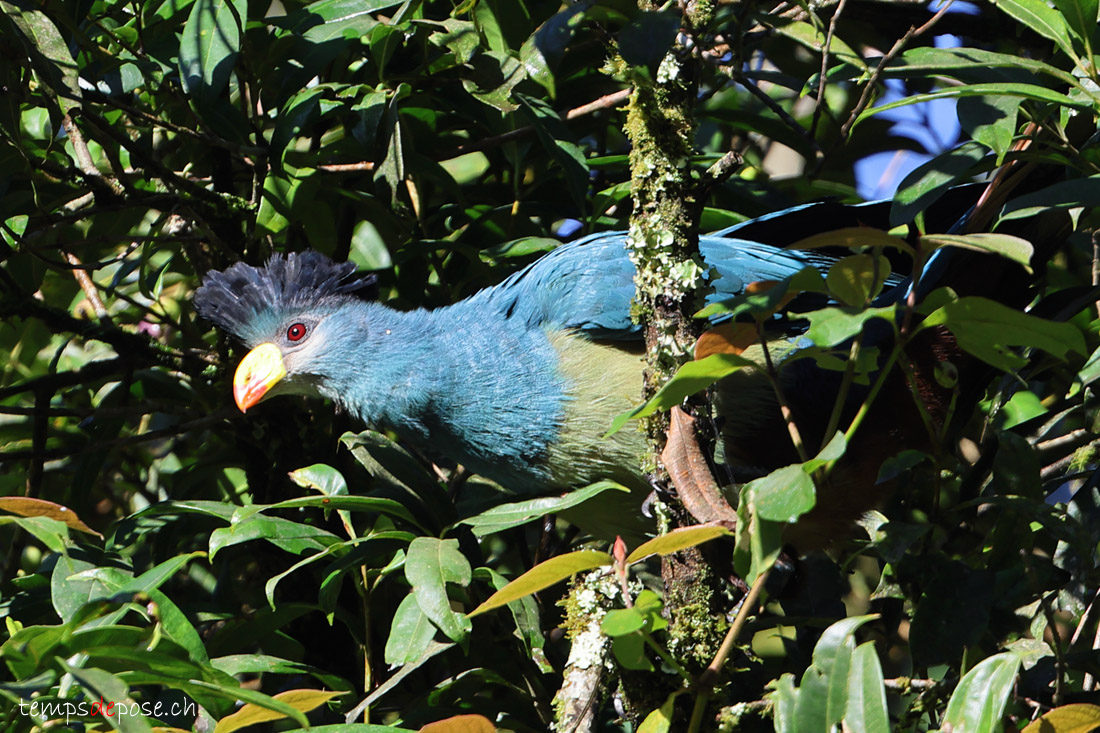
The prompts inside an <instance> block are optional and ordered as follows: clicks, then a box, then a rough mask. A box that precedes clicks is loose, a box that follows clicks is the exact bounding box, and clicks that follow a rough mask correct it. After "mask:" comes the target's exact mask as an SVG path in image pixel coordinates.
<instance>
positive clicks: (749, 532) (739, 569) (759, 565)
mask: <svg viewBox="0 0 1100 733" xmlns="http://www.w3.org/2000/svg"><path fill="white" fill-rule="evenodd" d="M750 493H751V492H748V491H744V490H742V491H741V496H740V499H739V500H738V503H737V530H736V531H737V542H736V544H735V545H734V548H733V569H734V572H736V573H737V574H738V575H739V576H741V577H742V578H744V579H745V581H746V582H747V583H749V585H750V586H751V585H753V584H754V583H756V582H758V580H759V578H760V576H761V574H763V573H764V572H766V571H767V570H769V569H770V568H771V566H772V565H774V564H775V560H776V558H777V557H779V553H780V552H781V551H782V550H783V527H784V526H786V525H785V524H783V523H780V522H772V521H769V520H767V519H763V518H762V517H760V515H759V514H758V513H757V511H756V506H755V504H754V503H752V502H751V501H750Z"/></svg>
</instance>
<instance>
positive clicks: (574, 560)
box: [467, 550, 614, 618]
mask: <svg viewBox="0 0 1100 733" xmlns="http://www.w3.org/2000/svg"><path fill="white" fill-rule="evenodd" d="M613 563H614V559H613V558H612V557H611V555H608V554H607V553H606V552H598V551H596V550H579V551H577V552H569V553H566V554H564V555H558V556H557V557H552V558H550V559H549V560H547V561H546V562H542V563H539V564H538V565H536V566H535V567H533V568H531V569H530V570H528V571H527V572H526V573H524V574H523V575H521V576H519V577H518V578H516V579H515V580H513V581H512V582H511V583H509V584H508V585H506V586H505V587H504V588H502V589H501V590H499V591H497V592H496V593H494V594H493V595H491V596H489V598H488V599H486V601H485V602H484V603H482V604H481V605H480V606H478V607H477V608H475V609H474V610H473V611H470V613H469V614H467V615H468V616H470V617H471V618H472V617H474V616H477V615H478V614H482V613H485V612H486V611H491V610H493V609H494V608H499V607H500V606H503V605H505V604H506V603H511V602H512V601H514V600H516V599H517V598H522V597H524V596H528V595H531V594H532V593H538V592H539V591H540V590H543V589H545V588H549V587H550V586H552V585H555V584H557V583H560V582H562V581H563V580H568V579H569V578H571V577H573V576H574V575H576V574H577V573H583V572H584V571H585V570H592V569H593V568H598V567H603V566H604V565H611V564H613Z"/></svg>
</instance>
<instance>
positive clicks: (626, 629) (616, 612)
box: [600, 608, 646, 637]
mask: <svg viewBox="0 0 1100 733" xmlns="http://www.w3.org/2000/svg"><path fill="white" fill-rule="evenodd" d="M645 622H646V618H645V616H644V615H642V614H641V613H639V612H638V610H637V609H635V608H615V609H612V610H610V611H608V612H607V613H606V614H605V615H604V617H603V620H601V621H600V631H601V632H603V634H604V636H611V637H615V636H625V635H626V634H633V633H636V632H638V631H641V630H642V629H644V628H645Z"/></svg>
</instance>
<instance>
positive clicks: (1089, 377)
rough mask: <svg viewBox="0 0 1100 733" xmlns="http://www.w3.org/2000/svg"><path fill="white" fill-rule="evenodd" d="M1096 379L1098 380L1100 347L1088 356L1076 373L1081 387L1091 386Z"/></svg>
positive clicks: (1099, 373)
mask: <svg viewBox="0 0 1100 733" xmlns="http://www.w3.org/2000/svg"><path fill="white" fill-rule="evenodd" d="M1097 379H1100V347H1097V349H1096V350H1095V351H1093V352H1092V354H1090V355H1089V358H1088V359H1087V360H1086V361H1085V365H1084V366H1082V367H1081V371H1079V372H1077V381H1078V382H1080V384H1081V386H1082V387H1085V386H1088V385H1090V384H1092V383H1093V382H1095V381H1096V380H1097Z"/></svg>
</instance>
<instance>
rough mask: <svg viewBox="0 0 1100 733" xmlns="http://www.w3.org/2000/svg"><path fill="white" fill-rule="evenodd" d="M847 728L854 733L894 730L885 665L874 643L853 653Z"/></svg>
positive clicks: (849, 679) (846, 719) (859, 647)
mask: <svg viewBox="0 0 1100 733" xmlns="http://www.w3.org/2000/svg"><path fill="white" fill-rule="evenodd" d="M844 725H845V727H846V728H849V729H851V730H865V731H873V730H881V731H887V730H890V715H889V713H888V712H887V710H886V686H885V682H884V680H883V677H882V665H881V664H879V661H878V654H876V653H875V643H874V642H873V641H867V642H864V643H862V644H860V645H859V646H858V647H856V649H855V651H854V652H852V663H851V668H850V671H849V672H848V706H847V711H846V712H845V713H844Z"/></svg>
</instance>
